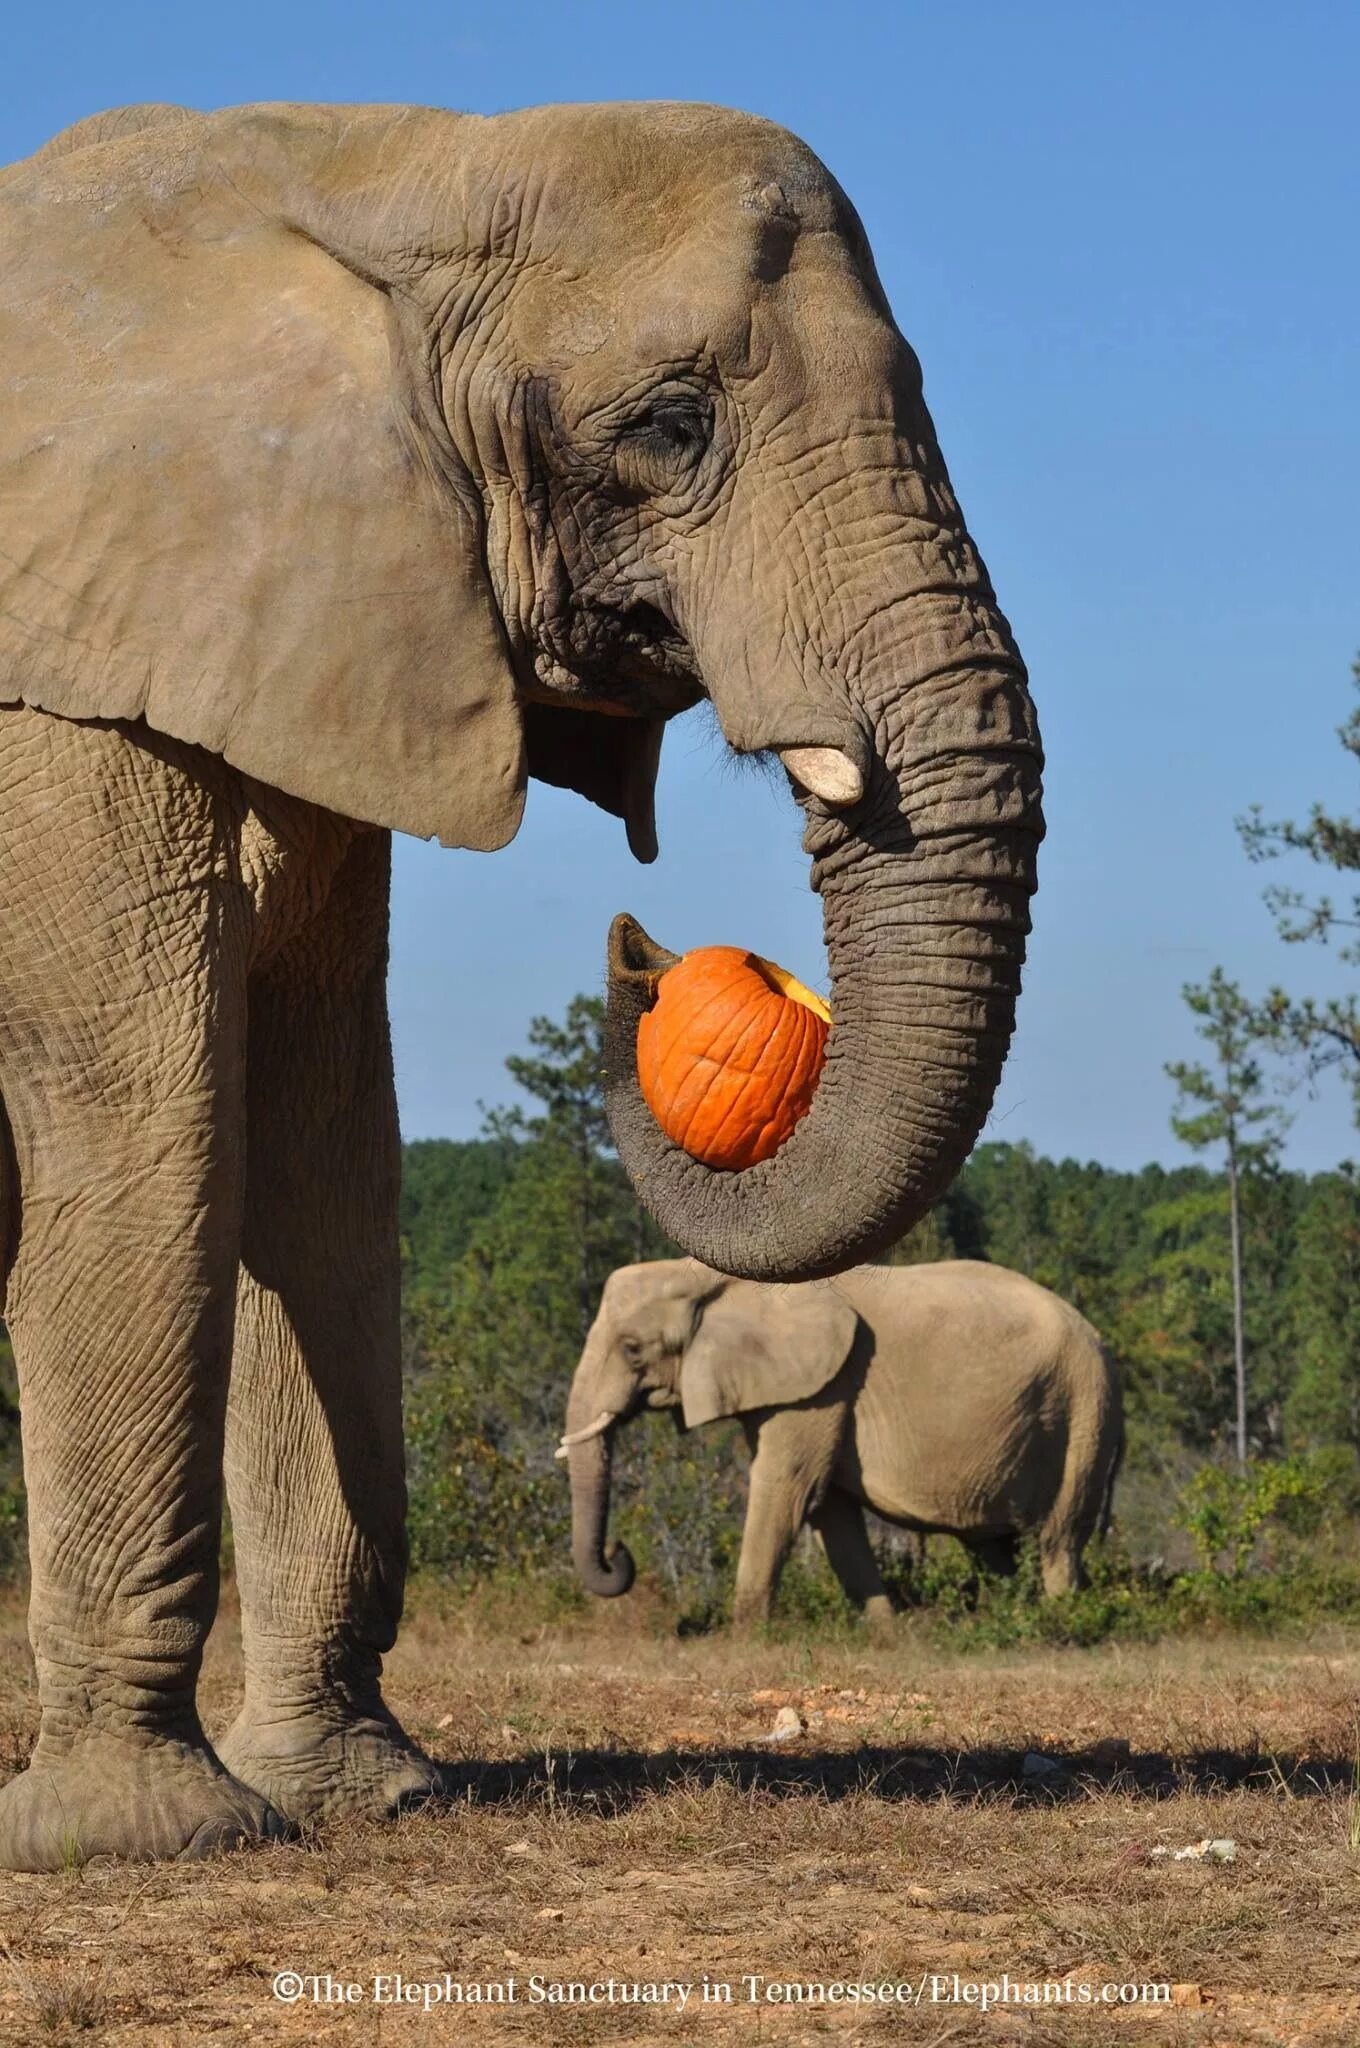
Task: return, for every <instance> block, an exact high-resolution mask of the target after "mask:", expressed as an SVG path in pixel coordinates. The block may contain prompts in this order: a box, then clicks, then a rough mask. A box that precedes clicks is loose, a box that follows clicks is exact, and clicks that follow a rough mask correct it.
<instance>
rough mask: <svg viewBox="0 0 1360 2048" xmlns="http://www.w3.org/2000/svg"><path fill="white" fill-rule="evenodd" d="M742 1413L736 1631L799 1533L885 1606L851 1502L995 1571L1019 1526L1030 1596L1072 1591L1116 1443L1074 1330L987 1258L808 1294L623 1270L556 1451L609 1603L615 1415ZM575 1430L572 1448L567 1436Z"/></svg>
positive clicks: (1118, 1404)
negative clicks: (812, 1537) (745, 1497)
mask: <svg viewBox="0 0 1360 2048" xmlns="http://www.w3.org/2000/svg"><path fill="white" fill-rule="evenodd" d="M644 1408H669V1409H673V1410H678V1411H679V1412H680V1414H681V1415H682V1417H683V1420H684V1424H685V1427H686V1428H694V1427H696V1426H698V1425H699V1424H702V1423H705V1422H712V1421H714V1420H716V1419H717V1418H718V1417H719V1416H724V1415H735V1416H738V1417H739V1418H740V1420H741V1423H742V1427H743V1429H744V1430H745V1432H746V1438H747V1442H748V1444H749V1445H750V1448H751V1454H752V1457H751V1491H750V1500H749V1503H748V1506H747V1512H746V1527H745V1531H744V1533H743V1536H742V1544H741V1558H740V1561H739V1563H738V1566H737V1586H736V1604H735V1612H734V1620H735V1621H736V1623H737V1624H738V1625H746V1624H749V1623H752V1622H758V1621H763V1620H764V1619H765V1618H766V1617H767V1616H768V1614H769V1611H770V1603H771V1601H772V1599H773V1598H774V1592H775V1588H776V1586H777V1584H778V1580H779V1573H780V1570H781V1568H782V1566H783V1563H784V1560H785V1558H786V1556H787V1554H788V1550H789V1546H790V1544H791V1543H792V1542H793V1539H794V1537H795V1536H796V1535H797V1533H798V1531H799V1529H801V1528H802V1526H803V1524H804V1523H805V1522H811V1524H812V1526H813V1528H814V1529H815V1530H816V1531H817V1533H818V1535H819V1537H820V1539H821V1541H822V1544H823V1547H824V1548H825V1551H826V1555H827V1558H828V1560H829V1562H830V1564H831V1566H832V1569H833V1570H834V1571H835V1573H836V1576H837V1578H838V1579H839V1580H840V1582H841V1584H842V1586H843V1587H844V1588H845V1591H846V1593H847V1594H848V1595H849V1597H850V1599H851V1600H852V1601H853V1602H854V1603H855V1605H856V1606H857V1607H859V1608H861V1609H862V1610H864V1611H865V1612H866V1613H867V1614H868V1615H869V1616H870V1617H871V1618H872V1619H881V1618H883V1617H885V1616H887V1615H889V1614H890V1613H891V1612H892V1606H891V1602H890V1600H889V1598H888V1594H887V1590H886V1588H885V1587H884V1584H883V1581H882V1578H881V1577H880V1575H879V1571H878V1567H877V1565H876V1563H875V1561H874V1556H873V1552H872V1550H871V1548H870V1545H869V1539H868V1536H867V1534H866V1531H865V1526H864V1509H865V1508H866V1507H868V1508H872V1509H873V1511H874V1513H875V1514H878V1515H881V1516H883V1517H884V1519H885V1520H887V1521H889V1522H894V1523H896V1524H898V1526H899V1527H901V1528H904V1529H912V1530H917V1531H920V1532H923V1533H924V1532H929V1531H932V1530H933V1531H947V1532H948V1533H949V1534H951V1535H954V1536H959V1537H961V1538H962V1539H963V1541H964V1542H965V1543H967V1544H968V1545H969V1546H970V1548H972V1549H973V1550H974V1551H975V1552H976V1553H977V1554H978V1555H979V1557H981V1558H983V1559H984V1560H986V1561H987V1562H988V1563H989V1564H992V1565H994V1566H998V1565H999V1566H1001V1567H1003V1568H1004V1567H1005V1566H1007V1565H1008V1564H1010V1563H1013V1560H1014V1550H1015V1544H1016V1541H1017V1539H1018V1538H1020V1537H1022V1536H1025V1535H1028V1534H1031V1533H1033V1534H1037V1536H1038V1539H1039V1554H1040V1560H1041V1563H1042V1568H1043V1583H1044V1591H1045V1592H1046V1593H1048V1594H1056V1593H1067V1592H1071V1591H1072V1590H1073V1589H1074V1588H1075V1587H1076V1586H1078V1585H1079V1584H1080V1583H1081V1555H1082V1550H1083V1548H1084V1546H1085V1544H1086V1543H1087V1541H1088V1540H1089V1538H1090V1536H1091V1535H1092V1533H1093V1531H1094V1530H1095V1529H1096V1528H1097V1527H1098V1526H1100V1525H1101V1522H1102V1518H1103V1517H1104V1516H1106V1515H1107V1514H1108V1508H1109V1498H1110V1490H1111V1487H1112V1485H1113V1483H1114V1476H1115V1470H1116V1466H1117V1464H1118V1459H1119V1452H1120V1447H1121V1444H1122V1439H1123V1407H1122V1401H1121V1396H1120V1389H1119V1382H1118V1377H1117V1375H1116V1373H1115V1369H1114V1367H1113V1365H1112V1363H1111V1361H1110V1359H1109V1356H1108V1354H1107V1353H1106V1352H1105V1350H1104V1348H1103V1346H1102V1345H1101V1342H1100V1339H1099V1337H1098V1336H1097V1335H1096V1333H1095V1331H1094V1330H1093V1329H1092V1328H1091V1326H1090V1324H1089V1323H1088V1322H1086V1321H1085V1319H1084V1318H1083V1317H1082V1316H1080V1315H1078V1314H1077V1312H1076V1310H1075V1309H1074V1308H1070V1307H1069V1306H1068V1304H1067V1303H1066V1302H1064V1301H1060V1300H1059V1299H1058V1297H1057V1295H1055V1294H1050V1293H1049V1291H1048V1289H1047V1288H1044V1287H1038V1286H1036V1285H1035V1283H1034V1282H1033V1281H1032V1280H1027V1279H1025V1278H1024V1277H1023V1275H1022V1274H1019V1273H1011V1272H1008V1271H1007V1270H1006V1269H1005V1267H1003V1266H992V1265H984V1264H979V1263H977V1262H974V1261H972V1260H967V1259H960V1260H957V1261H947V1262H945V1263H943V1264H941V1265H935V1266H906V1267H885V1266H862V1267H858V1268H855V1269H854V1270H852V1271H850V1272H848V1273H843V1274H841V1275H840V1277H839V1278H838V1279H835V1280H825V1281H818V1282H813V1283H811V1284H810V1285H806V1286H768V1285H760V1284H758V1283H755V1282H752V1281H747V1280H730V1279H726V1278H724V1277H723V1275H721V1274H719V1273H714V1272H712V1271H711V1270H710V1269H709V1268H708V1267H706V1266H702V1265H700V1264H699V1263H698V1261H697V1260H694V1259H659V1260H654V1261H653V1262H651V1263H650V1264H647V1265H641V1266H621V1267H620V1268H619V1269H618V1271H617V1272H615V1273H612V1274H611V1275H610V1277H609V1280H608V1282H607V1283H606V1286H605V1289H604V1293H603V1295H602V1297H601V1301H600V1309H599V1313H598V1315H597V1316H596V1318H595V1322H594V1324H593V1325H592V1327H591V1330H590V1334H589V1336H588V1337H587V1339H586V1343H585V1348H584V1350H583V1351H582V1354H581V1359H580V1363H579V1364H578V1366H577V1368H576V1373H575V1376H574V1378H573V1380H572V1387H571V1395H570V1399H569V1401H568V1404H567V1430H566V1436H565V1437H564V1439H563V1451H564V1454H565V1456H566V1458H567V1460H568V1464H569V1469H570V1473H571V1501H572V1554H573V1557H574V1559H575V1562H576V1568H577V1570H578V1572H579V1573H580V1575H581V1578H582V1580H583V1582H584V1584H585V1585H586V1586H587V1587H588V1588H589V1590H590V1591H591V1592H592V1593H598V1594H601V1595H604V1596H606V1597H608V1596H611V1595H614V1594H618V1593H626V1592H627V1591H628V1588H629V1586H630V1585H631V1584H632V1581H633V1563H632V1559H631V1557H630V1556H629V1554H628V1551H627V1549H626V1548H625V1547H624V1546H623V1545H619V1546H617V1547H616V1548H615V1549H614V1550H613V1552H612V1553H610V1554H606V1552H605V1547H604V1546H605V1532H606V1529H607V1526H608V1519H609V1460H610V1447H611V1443H612V1439H613V1432H614V1429H615V1428H616V1426H617V1424H618V1423H619V1422H621V1421H623V1420H625V1419H626V1418H627V1417H628V1416H630V1415H635V1414H637V1413H639V1412H640V1411H641V1410H642V1409H644ZM573 1438H575V1439H576V1441H572V1439H573Z"/></svg>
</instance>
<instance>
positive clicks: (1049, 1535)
mask: <svg viewBox="0 0 1360 2048" xmlns="http://www.w3.org/2000/svg"><path fill="white" fill-rule="evenodd" d="M1039 1572H1040V1577H1041V1578H1042V1580H1043V1588H1044V1597H1045V1598H1046V1599H1048V1600H1055V1599H1057V1598H1058V1597H1059V1595H1060V1594H1063V1593H1075V1592H1077V1591H1078V1589H1079V1588H1080V1586H1081V1583H1082V1571H1081V1547H1080V1544H1079V1543H1078V1540H1077V1537H1076V1534H1075V1532H1074V1531H1073V1530H1072V1529H1071V1528H1070V1527H1068V1526H1066V1525H1064V1526H1063V1527H1061V1528H1059V1529H1051V1528H1047V1527H1046V1528H1045V1529H1043V1530H1042V1532H1041V1533H1040V1536H1039Z"/></svg>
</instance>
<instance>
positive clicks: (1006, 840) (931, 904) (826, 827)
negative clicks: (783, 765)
mask: <svg viewBox="0 0 1360 2048" xmlns="http://www.w3.org/2000/svg"><path fill="white" fill-rule="evenodd" d="M994 617H995V623H994V624H992V626H991V629H990V631H989V634H988V637H989V638H990V639H991V640H992V642H993V648H995V647H996V642H997V641H998V640H1003V639H1004V640H1005V644H1006V645H1007V646H1008V636H1006V629H1005V625H1004V621H1000V620H999V615H994ZM902 668H903V669H905V671H906V673H908V674H909V675H910V674H912V673H913V672H914V673H915V674H916V675H917V676H918V677H919V675H920V669H919V665H917V666H916V667H915V668H914V670H913V668H912V667H911V666H909V665H908V654H907V653H905V652H904V655H903V662H902ZM900 672H901V671H899V673H900ZM861 680H862V679H861ZM865 693H866V695H867V694H868V691H867V688H866V692H865ZM880 693H881V706H880V709H879V710H878V711H877V713H874V712H873V711H872V708H871V707H870V713H871V731H872V739H871V742H870V745H871V750H872V754H873V759H872V763H871V767H870V772H869V780H868V788H867V791H866V794H865V797H864V800H863V802H862V803H860V804H859V805H858V806H856V807H855V808H854V809H853V810H852V811H849V812H845V813H839V812H836V811H833V810H832V809H831V808H829V807H828V806H826V805H824V804H821V803H818V802H817V801H816V800H813V799H806V800H805V802H804V808H805V812H806V816H807V821H808V822H807V831H806V834H805V838H804V846H805V849H806V850H807V851H808V852H809V853H810V854H811V855H812V857H813V868H812V882H813V887H814V888H815V889H816V890H817V892H818V893H819V894H820V896H821V898H822V905H823V922H824V930H825V937H826V949H827V958H828V963H829V966H830V970H831V981H832V991H831V1008H832V1016H833V1025H832V1031H831V1036H830V1039H829V1041H828V1044H827V1057H826V1064H825V1066H824V1068H823V1071H822V1075H821V1079H820V1081H819V1083H818V1088H817V1093H816V1096H815V1097H814V1100H813V1104H812V1108H811V1109H810V1111H809V1112H808V1114H807V1116H806V1117H804V1119H803V1120H802V1122H801V1123H800V1124H799V1125H798V1126H797V1128H796V1129H795V1131H794V1133H793V1135H792V1136H791V1137H790V1138H789V1139H788V1141H787V1142H786V1143H785V1144H784V1145H783V1146H782V1147H781V1148H780V1150H779V1151H778V1152H777V1153H776V1154H775V1156H774V1157H773V1158H772V1159H769V1160H766V1161H765V1162H763V1163H762V1164H760V1165H758V1166H753V1167H750V1168H747V1169H745V1170H744V1171H741V1172H722V1171H719V1170H714V1169H712V1168H710V1167H706V1166H704V1165H702V1164H700V1163H699V1162H698V1161H697V1160H694V1159H692V1158H690V1157H689V1156H688V1154H686V1153H685V1152H683V1151H681V1150H680V1149H679V1148H678V1147H676V1146H675V1145H672V1144H671V1143H670V1142H669V1141H668V1140H667V1139H666V1138H665V1136H664V1135H663V1134H662V1132H661V1131H660V1130H659V1128H658V1127H657V1125H656V1123H655V1121H654V1119H653V1117H652V1115H651V1113H650V1111H649V1110H648V1109H647V1106H646V1104H645V1103H644V1101H643V1099H642V1096H641V1093H640V1091H639V1088H638V1084H637V1054H636V1036H637V1027H638V1022H639V1020H640V1018H641V1017H642V1015H643V1013H644V1011H645V1010H646V1009H647V1008H648V1007H649V1006H650V1004H651V1002H652V1001H653V999H654V994H655V987H656V980H657V976H658V973H659V972H660V971H662V970H663V969H664V968H665V966H666V965H668V964H669V963H670V960H671V959H672V958H673V956H671V955H668V954H666V953H664V952H663V951H662V950H661V949H660V948H658V947H656V946H654V945H653V944H652V942H651V941H650V940H649V939H648V938H647V936H646V934H645V933H644V932H642V930H641V928H640V927H639V926H638V925H637V924H636V923H635V922H634V920H633V919H631V918H627V917H623V918H618V919H616V920H615V923H614V926H613V929H612V931H611V934H610V948H609V1007H608V1023H607V1031H606V1088H607V1092H608V1101H609V1113H610V1119H611V1123H612V1125H613V1130H614V1135H615V1140H616V1143H617V1145H618V1149H619V1153H620V1156H621V1158H622V1160H623V1163H624V1165H625V1167H626V1168H627V1170H628V1173H629V1175H630V1177H631V1179H632V1181H633V1184H634V1186H635V1187H636V1189H637V1191H638V1194H639V1196H640V1197H641V1199H642V1200H643V1201H644V1202H645V1203H646V1205H647V1207H648V1208H649V1209H650V1210H651V1212H652V1214H653V1215H654V1216H655V1217H656V1219H657V1221H658V1223H659V1224H660V1225H661V1227H662V1229H663V1230H664V1231H665V1232H666V1233H667V1235H668V1236H670V1237H671V1238H673V1239H674V1240H675V1242H676V1243H678V1244H680V1245H682V1246H683V1248H684V1249H685V1250H686V1251H687V1252H689V1253H690V1254H691V1255H692V1256H694V1257H695V1258H698V1259H701V1260H703V1262H704V1263H705V1264H706V1265H710V1266H713V1267H716V1268H717V1269H718V1271H720V1272H724V1273H732V1274H736V1275H741V1276H744V1277H746V1278H749V1279H753V1280H796V1279H811V1278H814V1277H816V1276H818V1275H820V1274H826V1273H834V1272H839V1271H843V1270H844V1269H845V1267H847V1266H849V1265H851V1264H853V1263H854V1262H855V1261H857V1260H860V1259H864V1258H867V1257H871V1256H872V1255H873V1254H874V1253H875V1252H878V1251H880V1250H882V1249H883V1248H884V1247H885V1246H887V1245H889V1244H891V1243H893V1242H895V1241H896V1240H897V1239H898V1238H900V1237H901V1236H902V1235H903V1233H904V1232H905V1231H907V1230H908V1229H910V1228H911V1226H912V1224H913V1223H914V1222H916V1220H917V1219H918V1218H919V1217H920V1216H922V1215H923V1214H924V1213H925V1212H926V1211H927V1209H929V1207H930V1206H931V1204H932V1203H933V1202H935V1201H936V1200H937V1199H938V1198H939V1196H940V1195H941V1194H942V1193H943V1191H944V1189H945V1188H946V1187H947V1186H948V1184H949V1182H950V1181H951V1179H952V1178H953V1176H954V1175H955V1174H956V1173H957V1171H958V1169H959V1168H960V1166H961V1165H962V1164H963V1162H964V1160H965V1159H966V1158H967V1156H968V1153H969V1151H970V1150H971V1148H972V1146H973V1144H974V1142H975V1141H976V1138H977V1136H978V1133H979V1131H980V1130H981V1128H982V1125H983V1121H984V1119H985V1118H986V1115H987V1112H988V1109H989V1108H990V1105H991V1101H992V1096H993V1093H994V1091H995V1088H996V1085H997V1081H998V1079H999V1077H1000V1074H1001V1068H1002V1064H1003V1061H1004V1058H1005V1054H1006V1049H1007V1046H1008V1043H1009V1040H1010V1035H1011V1030H1012V1026H1013V1023H1014V1015H1015V1003H1016V997H1017V995H1018V993H1019V989H1020V970H1021V965H1022V962H1023V959H1024V951H1025V938H1026V935H1027V933H1028V931H1029V897H1030V895H1031V893H1032V891H1033V888H1034V884H1035V853H1036V849H1037V845H1038V840H1039V838H1040V836H1041V832H1042V824H1041V820H1040V813H1039V777H1040V766H1041V756H1040V751H1039V743H1038V736H1037V732H1036V730H1035V726H1034V719H1033V713H1032V710H1031V707H1030V704H1029V699H1028V695H1027V692H1026V689H1025V679H1024V671H1023V668H1022V667H1021V665H1020V662H1019V659H1018V657H1017V656H1014V655H1013V653H1010V654H1007V653H1006V652H1004V651H1001V650H998V651H997V652H989V655H988V658H987V659H986V660H985V661H978V662H968V661H963V662H954V663H950V664H947V665H945V666H943V667H941V668H939V669H937V670H935V671H933V672H930V673H927V674H926V676H925V677H924V678H923V679H921V680H917V681H915V682H912V683H910V684H909V685H908V686H907V687H900V686H894V685H893V684H892V683H891V681H890V680H889V679H887V678H881V679H880ZM719 709H720V711H721V703H719ZM773 737H774V738H776V739H777V737H778V735H777V734H776V735H774V736H773Z"/></svg>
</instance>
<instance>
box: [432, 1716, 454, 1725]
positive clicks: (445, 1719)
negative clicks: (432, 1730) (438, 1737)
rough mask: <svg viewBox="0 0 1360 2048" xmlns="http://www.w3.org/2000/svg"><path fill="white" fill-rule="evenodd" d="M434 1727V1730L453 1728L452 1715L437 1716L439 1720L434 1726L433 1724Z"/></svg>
mask: <svg viewBox="0 0 1360 2048" xmlns="http://www.w3.org/2000/svg"><path fill="white" fill-rule="evenodd" d="M434 1725H435V1727H436V1728H452V1726H453V1715H452V1714H441V1715H440V1716H439V1719H438V1720H437V1721H436V1722H435V1724H434Z"/></svg>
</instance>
